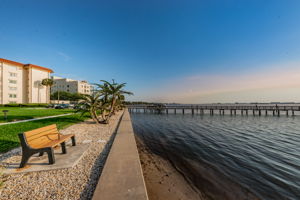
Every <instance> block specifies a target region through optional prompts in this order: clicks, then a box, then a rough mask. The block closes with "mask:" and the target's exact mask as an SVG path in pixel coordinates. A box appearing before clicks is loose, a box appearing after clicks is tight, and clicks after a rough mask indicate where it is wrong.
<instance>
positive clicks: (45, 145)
mask: <svg viewBox="0 0 300 200" xmlns="http://www.w3.org/2000/svg"><path fill="white" fill-rule="evenodd" d="M72 136H74V134H68V135H62V136H61V137H60V139H59V140H53V141H50V142H48V143H43V144H37V145H34V147H33V148H37V149H38V148H44V147H54V146H57V145H59V144H60V143H62V142H64V141H66V140H68V139H69V138H71V137H72Z"/></svg>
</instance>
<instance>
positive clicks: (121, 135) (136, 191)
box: [93, 109, 148, 200]
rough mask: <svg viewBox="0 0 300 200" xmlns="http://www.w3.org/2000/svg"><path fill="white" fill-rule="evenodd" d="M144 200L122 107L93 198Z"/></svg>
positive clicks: (126, 115) (130, 131)
mask: <svg viewBox="0 0 300 200" xmlns="http://www.w3.org/2000/svg"><path fill="white" fill-rule="evenodd" d="M100 199H101V200H119V199H122V200H148V195H147V190H146V185H145V181H144V177H143V172H142V167H141V163H140V158H139V153H138V150H137V146H136V142H135V138H134V133H133V129H132V125H131V119H130V115H129V113H128V110H127V109H126V110H125V112H124V115H123V118H122V121H121V123H120V126H119V128H118V131H117V134H116V137H115V140H114V143H113V145H112V147H111V150H110V153H109V155H108V158H107V160H106V163H105V165H104V169H103V172H102V175H101V176H100V180H99V182H98V185H97V187H96V190H95V193H94V196H93V200H100Z"/></svg>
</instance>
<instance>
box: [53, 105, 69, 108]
mask: <svg viewBox="0 0 300 200" xmlns="http://www.w3.org/2000/svg"><path fill="white" fill-rule="evenodd" d="M54 108H55V109H67V108H69V105H68V104H57V105H55V106H54Z"/></svg>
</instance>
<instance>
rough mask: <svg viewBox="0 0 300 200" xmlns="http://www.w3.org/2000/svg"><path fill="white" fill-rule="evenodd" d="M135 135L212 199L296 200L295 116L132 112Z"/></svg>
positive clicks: (299, 173)
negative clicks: (256, 198)
mask: <svg viewBox="0 0 300 200" xmlns="http://www.w3.org/2000/svg"><path fill="white" fill-rule="evenodd" d="M131 117H132V122H133V127H134V131H135V133H136V135H137V136H139V137H140V138H141V139H142V140H143V141H144V143H145V144H146V145H147V146H148V147H149V148H150V150H151V151H153V153H155V154H158V155H160V156H161V157H163V158H165V159H168V160H169V161H170V162H171V163H172V164H173V166H174V167H176V168H177V169H178V170H179V171H180V172H181V173H182V174H183V175H184V176H185V177H186V178H187V179H188V180H189V181H190V182H191V183H192V184H194V185H195V186H197V187H198V188H201V189H202V190H204V191H205V193H206V194H207V195H208V196H210V197H213V198H214V199H242V198H243V199H255V197H258V198H261V199H300V117H299V116H296V117H286V116H282V117H273V116H261V117H258V116H256V117H255V116H226V115H225V116H219V115H214V116H209V115H204V116H201V115H194V116H192V115H191V114H186V115H182V114H177V115H175V114H169V115H166V114H161V115H159V114H142V113H131Z"/></svg>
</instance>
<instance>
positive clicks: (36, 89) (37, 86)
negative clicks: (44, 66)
mask: <svg viewBox="0 0 300 200" xmlns="http://www.w3.org/2000/svg"><path fill="white" fill-rule="evenodd" d="M45 78H50V73H49V72H47V71H41V70H38V69H34V68H31V84H32V86H33V87H31V88H32V92H31V95H32V96H31V102H32V103H42V102H43V103H49V100H48V99H49V98H48V97H49V94H47V92H48V90H47V87H46V86H43V85H42V80H43V79H45Z"/></svg>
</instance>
